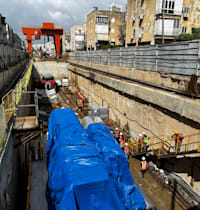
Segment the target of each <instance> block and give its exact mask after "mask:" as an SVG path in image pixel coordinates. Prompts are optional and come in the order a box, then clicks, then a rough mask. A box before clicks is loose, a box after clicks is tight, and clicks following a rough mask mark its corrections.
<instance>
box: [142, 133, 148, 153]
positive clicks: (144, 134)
mask: <svg viewBox="0 0 200 210" xmlns="http://www.w3.org/2000/svg"><path fill="white" fill-rule="evenodd" d="M142 134H143V150H144V152H146V151H147V144H148V143H149V139H148V137H147V135H146V133H145V132H144V131H143V132H142Z"/></svg>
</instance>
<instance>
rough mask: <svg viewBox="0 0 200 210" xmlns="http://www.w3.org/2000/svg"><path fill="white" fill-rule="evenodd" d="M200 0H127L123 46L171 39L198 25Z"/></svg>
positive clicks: (190, 30)
mask: <svg viewBox="0 0 200 210" xmlns="http://www.w3.org/2000/svg"><path fill="white" fill-rule="evenodd" d="M199 15H200V0H164V1H163V0H127V18H126V26H127V27H126V46H128V45H138V44H152V45H153V44H157V43H161V40H162V37H163V38H164V40H165V43H166V42H170V41H172V40H173V39H174V37H175V36H177V35H179V34H181V33H191V32H192V28H199V27H200V17H199Z"/></svg>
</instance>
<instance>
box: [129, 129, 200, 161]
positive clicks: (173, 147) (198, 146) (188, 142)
mask: <svg viewBox="0 0 200 210" xmlns="http://www.w3.org/2000/svg"><path fill="white" fill-rule="evenodd" d="M160 139H161V140H160ZM128 145H129V148H130V152H131V153H132V154H133V155H134V154H140V153H141V154H142V153H146V152H149V151H152V152H155V153H156V154H157V156H159V157H161V156H162V155H166V154H169V155H170V154H175V155H178V154H184V153H200V133H195V134H190V135H186V136H184V139H183V142H182V143H181V144H180V151H178V147H179V144H178V140H177V142H175V140H174V139H173V138H171V137H169V136H164V135H163V136H160V138H158V137H155V136H152V137H150V138H149V143H148V144H147V145H146V147H147V148H148V149H147V150H145V149H144V145H143V144H141V145H139V138H136V140H135V141H134V140H132V139H128ZM162 151H165V153H164V154H162Z"/></svg>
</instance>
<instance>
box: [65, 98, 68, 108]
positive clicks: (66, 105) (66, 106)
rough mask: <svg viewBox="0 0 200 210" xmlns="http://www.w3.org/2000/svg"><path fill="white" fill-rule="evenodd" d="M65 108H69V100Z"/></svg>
mask: <svg viewBox="0 0 200 210" xmlns="http://www.w3.org/2000/svg"><path fill="white" fill-rule="evenodd" d="M65 108H69V100H67V102H66V104H65Z"/></svg>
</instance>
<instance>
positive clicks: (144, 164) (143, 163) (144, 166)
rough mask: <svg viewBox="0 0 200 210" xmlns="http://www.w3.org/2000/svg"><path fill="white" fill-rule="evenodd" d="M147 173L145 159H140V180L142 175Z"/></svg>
mask: <svg viewBox="0 0 200 210" xmlns="http://www.w3.org/2000/svg"><path fill="white" fill-rule="evenodd" d="M146 171H147V161H146V158H145V157H142V161H141V173H142V178H144V174H145V172H146Z"/></svg>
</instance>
